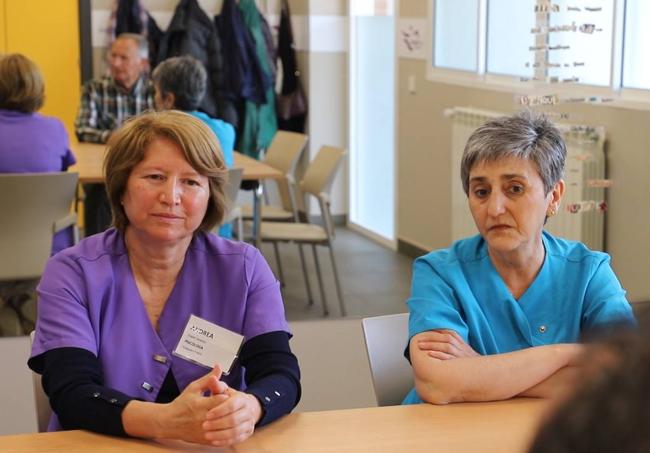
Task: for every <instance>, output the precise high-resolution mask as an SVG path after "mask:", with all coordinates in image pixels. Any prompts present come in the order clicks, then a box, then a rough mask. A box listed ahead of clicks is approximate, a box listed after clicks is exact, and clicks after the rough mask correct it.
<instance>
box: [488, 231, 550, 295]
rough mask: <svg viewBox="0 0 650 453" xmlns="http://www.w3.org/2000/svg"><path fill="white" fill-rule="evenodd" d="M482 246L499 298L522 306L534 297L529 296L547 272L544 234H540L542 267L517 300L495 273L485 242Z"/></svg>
mask: <svg viewBox="0 0 650 453" xmlns="http://www.w3.org/2000/svg"><path fill="white" fill-rule="evenodd" d="M483 244H484V247H485V250H484V252H485V256H486V258H487V259H488V263H489V269H490V277H491V279H492V280H493V281H494V284H495V286H496V288H497V289H498V291H499V296H500V298H502V297H505V298H507V299H511V300H512V301H513V302H516V303H517V304H518V305H522V304H524V303H525V301H526V300H527V299H530V298H531V297H534V296H531V294H534V293H535V289H536V287H537V286H539V285H540V283H539V282H540V281H543V280H544V278H543V274H546V273H547V272H548V271H547V268H548V244H547V242H546V237H544V234H543V233H542V246H543V247H544V260H543V261H542V266H541V267H540V268H539V271H538V272H537V275H535V278H534V279H533V281H532V282H531V283H530V285H528V288H526V290H525V291H524V293H523V294H522V295H521V296H519V298H515V297H514V296H513V294H512V293H511V292H510V289H509V288H508V285H506V282H505V280H504V279H503V277H502V276H501V274H499V271H497V268H496V266H494V263H493V262H492V258H491V257H490V253H489V252H488V248H487V247H488V245H487V241H484V242H483Z"/></svg>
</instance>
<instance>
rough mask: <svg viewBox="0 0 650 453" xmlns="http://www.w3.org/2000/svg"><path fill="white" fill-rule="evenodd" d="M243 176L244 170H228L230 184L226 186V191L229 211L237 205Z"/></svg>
mask: <svg viewBox="0 0 650 453" xmlns="http://www.w3.org/2000/svg"><path fill="white" fill-rule="evenodd" d="M243 175H244V170H243V169H242V168H229V169H228V183H227V184H226V187H225V190H224V194H225V195H226V203H227V205H228V209H230V208H232V207H233V206H235V205H236V203H237V195H238V194H239V188H240V187H241V180H242V176H243Z"/></svg>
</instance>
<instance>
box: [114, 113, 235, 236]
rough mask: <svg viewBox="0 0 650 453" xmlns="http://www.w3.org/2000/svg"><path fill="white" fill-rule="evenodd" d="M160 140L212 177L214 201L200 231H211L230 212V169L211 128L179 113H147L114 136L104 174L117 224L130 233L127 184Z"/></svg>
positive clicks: (128, 122)
mask: <svg viewBox="0 0 650 453" xmlns="http://www.w3.org/2000/svg"><path fill="white" fill-rule="evenodd" d="M159 138H164V139H167V140H170V141H172V142H173V143H175V144H177V145H178V147H179V148H180V149H181V151H182V152H183V155H184V156H185V159H187V162H188V163H189V164H190V165H191V166H192V167H193V168H194V169H195V170H196V171H197V172H198V173H199V174H201V175H203V176H206V177H207V178H208V181H209V186H210V198H209V200H208V208H207V210H206V212H205V216H204V217H203V221H202V222H201V225H199V228H198V230H200V231H210V230H211V229H212V228H214V227H215V226H216V225H217V224H219V223H221V221H222V220H223V216H224V214H225V211H226V199H225V195H224V187H225V181H226V174H227V170H226V166H225V163H224V160H223V154H222V152H221V147H220V146H219V141H218V140H217V138H216V136H215V135H214V132H212V130H211V129H210V128H209V127H208V126H206V125H205V124H204V123H203V122H202V121H201V120H199V119H197V118H195V117H193V116H192V115H188V114H187V113H183V112H179V111H178V110H166V111H162V112H148V113H143V114H141V115H139V116H136V117H133V118H131V119H129V120H128V121H126V122H125V123H124V125H123V126H122V127H121V128H120V129H118V130H117V131H115V132H114V133H113V134H112V135H111V138H110V140H109V142H108V148H107V151H106V158H105V160H104V175H105V179H106V190H107V191H108V199H109V202H110V204H111V211H112V212H113V225H114V226H115V228H117V229H118V230H119V231H121V232H124V231H125V230H126V227H127V225H128V224H129V219H128V218H127V216H126V214H125V212H124V208H123V207H122V203H121V202H122V197H123V196H124V191H125V190H126V184H127V181H128V179H129V176H130V175H131V171H133V168H134V167H135V166H136V165H138V164H139V163H140V162H141V161H142V160H143V159H144V155H145V151H146V150H147V148H148V147H149V145H150V144H151V142H152V141H154V140H155V139H159Z"/></svg>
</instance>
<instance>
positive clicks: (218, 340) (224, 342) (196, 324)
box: [174, 315, 244, 374]
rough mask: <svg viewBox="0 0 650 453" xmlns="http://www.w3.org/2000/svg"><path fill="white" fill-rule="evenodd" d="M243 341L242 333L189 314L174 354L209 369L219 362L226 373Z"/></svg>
mask: <svg viewBox="0 0 650 453" xmlns="http://www.w3.org/2000/svg"><path fill="white" fill-rule="evenodd" d="M243 341H244V337H243V336H242V335H239V334H238V333H235V332H232V331H230V330H228V329H224V328H223V327H220V326H218V325H216V324H214V323H212V322H210V321H206V320H205V319H201V318H199V317H198V316H194V315H191V316H190V319H189V321H187V325H186V326H185V330H183V335H181V339H180V341H179V342H178V345H177V346H176V349H174V355H176V356H178V357H182V358H183V359H185V360H188V361H190V362H192V363H196V364H197V365H201V366H204V367H206V368H210V369H212V368H214V366H215V365H216V364H219V366H220V367H221V369H222V371H223V374H228V373H229V372H230V367H232V364H233V362H234V361H235V359H236V358H237V354H238V353H239V348H241V345H242V342H243Z"/></svg>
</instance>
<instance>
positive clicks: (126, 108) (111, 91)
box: [74, 76, 154, 143]
mask: <svg viewBox="0 0 650 453" xmlns="http://www.w3.org/2000/svg"><path fill="white" fill-rule="evenodd" d="M153 96H154V89H153V83H152V82H151V81H150V80H148V79H144V78H142V77H141V78H140V79H138V81H137V82H136V83H135V85H134V86H133V88H132V89H131V91H130V92H128V93H127V92H126V91H125V90H124V89H122V88H120V87H118V86H117V85H116V84H115V81H114V80H113V78H112V77H110V76H104V77H102V78H101V79H100V80H90V81H89V82H87V83H86V84H85V85H84V86H83V90H82V93H81V106H80V108H79V112H78V113H77V119H76V120H75V123H74V126H75V132H76V134H77V138H78V139H79V141H81V142H94V143H106V140H108V136H109V135H110V134H111V132H113V131H114V130H115V129H117V128H118V127H119V126H120V125H121V124H122V123H123V122H124V120H126V119H127V118H129V117H131V116H134V115H137V114H139V113H142V112H144V111H145V110H153V108H154V104H153Z"/></svg>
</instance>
